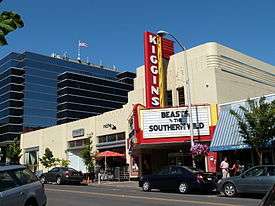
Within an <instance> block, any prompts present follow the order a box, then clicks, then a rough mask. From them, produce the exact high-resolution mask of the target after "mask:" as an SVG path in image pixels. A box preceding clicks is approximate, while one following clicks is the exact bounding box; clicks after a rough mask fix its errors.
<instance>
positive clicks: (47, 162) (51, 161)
mask: <svg viewBox="0 0 275 206" xmlns="http://www.w3.org/2000/svg"><path fill="white" fill-rule="evenodd" d="M39 161H40V162H41V164H42V165H43V166H44V167H45V168H50V167H52V166H55V165H56V158H54V157H53V153H52V151H51V150H50V149H49V148H46V149H45V154H44V155H43V157H42V158H39Z"/></svg>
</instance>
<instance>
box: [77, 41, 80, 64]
mask: <svg viewBox="0 0 275 206" xmlns="http://www.w3.org/2000/svg"><path fill="white" fill-rule="evenodd" d="M77 60H80V40H78V52H77Z"/></svg>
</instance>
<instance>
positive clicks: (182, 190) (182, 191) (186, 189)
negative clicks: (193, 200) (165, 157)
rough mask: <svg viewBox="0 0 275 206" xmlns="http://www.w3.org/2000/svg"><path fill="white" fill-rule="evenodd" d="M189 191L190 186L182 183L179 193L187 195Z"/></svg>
mask: <svg viewBox="0 0 275 206" xmlns="http://www.w3.org/2000/svg"><path fill="white" fill-rule="evenodd" d="M188 189H189V186H188V184H187V183H186V182H182V183H180V184H179V188H178V190H179V192H180V193H182V194H185V193H187V192H188Z"/></svg>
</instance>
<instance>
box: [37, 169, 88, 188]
mask: <svg viewBox="0 0 275 206" xmlns="http://www.w3.org/2000/svg"><path fill="white" fill-rule="evenodd" d="M40 180H41V182H42V183H47V182H55V183H56V184H58V185H60V184H63V183H78V184H80V183H81V182H82V180H83V174H82V172H79V171H77V170H75V169H73V168H70V167H54V168H52V169H51V170H50V171H49V172H47V173H42V174H41V176H40Z"/></svg>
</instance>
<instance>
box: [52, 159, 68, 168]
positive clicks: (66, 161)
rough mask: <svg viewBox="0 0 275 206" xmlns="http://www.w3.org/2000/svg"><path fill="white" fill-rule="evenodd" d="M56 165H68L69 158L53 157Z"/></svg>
mask: <svg viewBox="0 0 275 206" xmlns="http://www.w3.org/2000/svg"><path fill="white" fill-rule="evenodd" d="M55 163H56V165H59V166H60V167H68V166H69V164H70V160H64V159H59V158H56V159H55Z"/></svg>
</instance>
